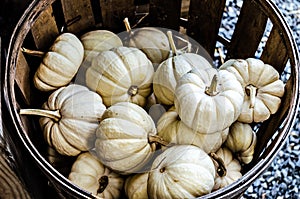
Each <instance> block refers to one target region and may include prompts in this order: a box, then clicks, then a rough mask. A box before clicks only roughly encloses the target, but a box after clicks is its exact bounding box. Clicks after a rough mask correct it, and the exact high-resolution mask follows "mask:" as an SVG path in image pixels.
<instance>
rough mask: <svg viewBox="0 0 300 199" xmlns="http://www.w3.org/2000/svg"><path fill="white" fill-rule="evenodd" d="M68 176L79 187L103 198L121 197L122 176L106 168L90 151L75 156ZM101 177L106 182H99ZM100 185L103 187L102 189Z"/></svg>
mask: <svg viewBox="0 0 300 199" xmlns="http://www.w3.org/2000/svg"><path fill="white" fill-rule="evenodd" d="M68 178H69V180H70V181H71V182H73V183H74V184H76V185H78V186H79V187H81V188H83V189H85V190H87V191H89V192H91V193H93V194H94V195H96V196H98V197H101V198H105V199H117V198H121V194H122V190H123V185H124V181H125V180H124V177H123V176H121V175H119V174H117V173H114V172H112V171H111V170H109V169H108V168H106V167H105V166H104V165H103V164H102V163H101V162H100V161H99V160H98V159H97V158H96V156H94V155H92V154H91V153H90V152H85V153H82V154H80V155H79V156H78V157H77V159H76V160H75V162H74V163H73V165H72V168H71V172H70V174H69V176H68ZM101 179H105V180H107V182H101ZM102 181H104V180H102ZM106 183H107V184H106ZM104 184H105V185H104ZM101 186H103V187H105V188H103V189H102V188H100V187H101Z"/></svg>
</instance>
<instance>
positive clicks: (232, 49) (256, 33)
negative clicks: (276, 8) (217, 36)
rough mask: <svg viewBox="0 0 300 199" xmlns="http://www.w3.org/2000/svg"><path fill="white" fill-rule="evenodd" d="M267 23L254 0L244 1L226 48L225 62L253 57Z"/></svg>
mask: <svg viewBox="0 0 300 199" xmlns="http://www.w3.org/2000/svg"><path fill="white" fill-rule="evenodd" d="M267 21H268V17H267V16H266V15H265V13H264V12H263V11H262V10H261V9H260V7H259V6H258V5H257V3H256V2H255V1H254V0H245V1H244V2H243V6H242V8H241V12H240V15H239V18H238V21H237V24H236V27H235V30H234V33H233V35H232V39H231V43H230V46H229V47H228V52H227V56H226V60H228V59H231V58H240V59H245V58H249V57H254V55H255V52H256V50H257V48H258V45H259V43H260V42H261V38H262V36H263V34H264V32H265V28H266V24H267ZM249 41H250V42H249Z"/></svg>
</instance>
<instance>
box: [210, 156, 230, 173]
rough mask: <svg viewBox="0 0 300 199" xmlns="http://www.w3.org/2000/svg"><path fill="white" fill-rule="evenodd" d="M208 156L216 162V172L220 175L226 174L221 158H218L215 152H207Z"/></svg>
mask: <svg viewBox="0 0 300 199" xmlns="http://www.w3.org/2000/svg"><path fill="white" fill-rule="evenodd" d="M209 155H210V157H211V158H212V159H213V160H214V161H215V162H217V173H218V175H219V176H220V177H223V176H226V174H227V170H226V167H225V163H224V161H223V159H222V158H220V157H219V156H218V155H217V154H215V153H210V154H209Z"/></svg>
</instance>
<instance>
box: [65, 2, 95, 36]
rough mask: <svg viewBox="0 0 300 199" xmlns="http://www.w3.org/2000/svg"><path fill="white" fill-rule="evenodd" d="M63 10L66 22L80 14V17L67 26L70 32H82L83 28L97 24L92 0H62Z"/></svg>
mask: <svg viewBox="0 0 300 199" xmlns="http://www.w3.org/2000/svg"><path fill="white" fill-rule="evenodd" d="M61 5H62V10H63V13H64V18H65V22H66V23H65V24H67V22H69V21H73V20H74V19H77V18H78V16H80V19H79V20H77V21H74V23H69V24H67V26H66V27H65V28H66V29H67V31H68V32H72V33H80V32H82V31H83V30H86V29H89V28H92V27H94V26H95V18H94V14H93V10H92V5H91V1H90V0H81V1H73V0H61Z"/></svg>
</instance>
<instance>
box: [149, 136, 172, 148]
mask: <svg viewBox="0 0 300 199" xmlns="http://www.w3.org/2000/svg"><path fill="white" fill-rule="evenodd" d="M148 142H149V143H156V144H160V145H161V146H168V145H170V143H169V142H166V141H165V140H164V139H163V138H162V137H160V136H158V135H149V137H148Z"/></svg>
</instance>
